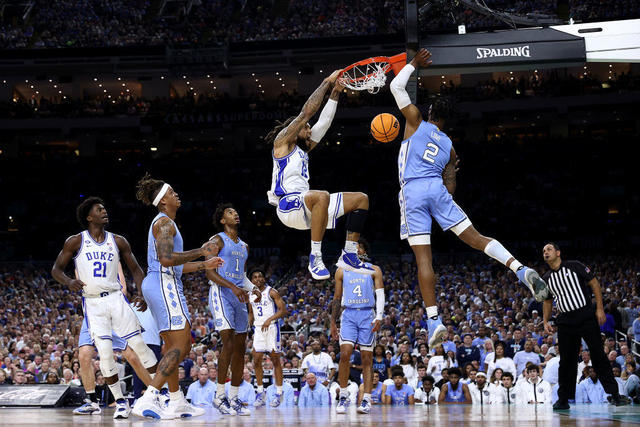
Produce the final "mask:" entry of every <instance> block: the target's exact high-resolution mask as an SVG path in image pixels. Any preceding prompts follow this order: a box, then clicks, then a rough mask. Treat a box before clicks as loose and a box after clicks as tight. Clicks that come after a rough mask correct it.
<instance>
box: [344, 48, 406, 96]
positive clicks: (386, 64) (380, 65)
mask: <svg viewBox="0 0 640 427" xmlns="http://www.w3.org/2000/svg"><path fill="white" fill-rule="evenodd" d="M406 62H407V54H406V53H401V54H399V55H394V56H391V57H389V56H374V57H373V58H367V59H363V60H362V61H358V62H355V63H353V64H351V65H349V66H348V67H347V68H345V69H344V70H342V73H340V77H338V81H339V82H340V83H341V84H342V85H343V86H345V87H348V88H349V89H351V90H365V89H366V90H367V91H368V92H369V93H378V91H379V90H380V88H381V87H382V86H384V85H385V83H386V82H387V73H388V72H389V70H393V72H394V73H395V74H397V73H398V72H399V71H400V70H401V69H402V67H404V65H405V64H406Z"/></svg>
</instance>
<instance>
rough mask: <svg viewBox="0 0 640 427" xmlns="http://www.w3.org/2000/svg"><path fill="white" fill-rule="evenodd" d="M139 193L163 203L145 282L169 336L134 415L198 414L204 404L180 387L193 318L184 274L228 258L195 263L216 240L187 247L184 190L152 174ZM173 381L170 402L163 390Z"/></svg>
mask: <svg viewBox="0 0 640 427" xmlns="http://www.w3.org/2000/svg"><path fill="white" fill-rule="evenodd" d="M136 198H137V199H138V200H140V201H141V202H142V203H144V204H145V205H153V206H155V207H156V208H157V210H158V214H157V215H156V216H155V218H154V219H153V221H152V222H151V226H150V227H149V232H148V235H147V276H146V277H145V278H144V281H143V283H142V292H141V294H143V295H144V299H145V300H146V302H147V304H148V305H149V309H150V310H151V314H152V315H153V318H154V320H155V322H156V325H157V326H158V331H159V333H160V336H161V337H162V340H163V341H164V353H163V356H162V359H161V360H160V362H159V363H158V369H157V370H156V374H155V376H154V377H153V380H152V382H151V384H150V385H149V386H148V387H147V390H146V391H145V392H144V394H143V395H142V396H141V397H140V398H139V399H138V400H137V401H136V404H135V405H134V406H133V410H132V412H133V414H134V415H137V416H140V417H149V418H155V419H173V418H184V417H194V416H199V415H203V414H204V412H205V411H204V409H202V408H196V407H194V406H193V405H191V404H189V402H187V400H186V399H185V398H184V395H183V394H182V392H181V391H180V387H179V382H178V365H179V364H180V362H181V361H182V360H184V358H185V357H186V356H187V355H188V354H189V351H190V350H191V318H190V316H189V309H188V307H187V302H186V299H185V297H184V290H183V286H182V279H181V277H182V273H192V272H194V271H202V270H209V269H215V268H218V267H219V266H220V265H222V260H221V259H220V258H217V257H212V258H211V259H208V260H206V261H198V262H191V261H193V260H195V259H198V258H200V257H203V256H205V257H206V256H207V255H209V254H210V253H211V251H212V249H213V245H212V244H211V243H209V242H205V243H204V244H203V245H202V247H200V248H198V249H192V250H190V251H185V252H183V242H182V236H181V234H180V230H178V226H177V225H176V223H175V218H176V215H177V212H178V209H179V208H180V205H181V202H180V198H179V197H178V193H176V192H175V191H174V189H173V188H172V187H171V186H170V185H169V184H167V183H166V182H164V181H160V180H157V179H153V178H151V176H149V174H145V176H144V177H143V178H142V179H140V181H138V185H137V192H136ZM165 383H167V384H168V386H169V403H168V405H166V406H165V405H164V404H163V403H164V399H163V398H162V397H161V396H160V395H159V393H158V391H159V389H160V388H161V387H162V386H163V385H164V384H165Z"/></svg>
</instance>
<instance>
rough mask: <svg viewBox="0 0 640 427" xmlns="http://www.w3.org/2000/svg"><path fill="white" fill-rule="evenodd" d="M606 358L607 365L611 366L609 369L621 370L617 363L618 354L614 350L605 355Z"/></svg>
mask: <svg viewBox="0 0 640 427" xmlns="http://www.w3.org/2000/svg"><path fill="white" fill-rule="evenodd" d="M607 358H608V359H609V364H610V365H611V368H614V367H616V368H620V369H622V366H620V364H619V363H618V361H617V358H618V352H617V351H615V350H611V351H610V352H609V354H608V355H607Z"/></svg>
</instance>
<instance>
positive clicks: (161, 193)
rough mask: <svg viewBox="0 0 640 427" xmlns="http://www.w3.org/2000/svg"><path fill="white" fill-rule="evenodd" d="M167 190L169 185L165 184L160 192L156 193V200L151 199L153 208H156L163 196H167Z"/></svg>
mask: <svg viewBox="0 0 640 427" xmlns="http://www.w3.org/2000/svg"><path fill="white" fill-rule="evenodd" d="M168 189H169V184H167V183H166V182H165V183H164V184H163V185H162V188H161V189H160V191H159V192H158V195H157V196H156V198H155V199H153V206H158V203H160V200H162V198H163V197H164V195H165V194H167V190H168Z"/></svg>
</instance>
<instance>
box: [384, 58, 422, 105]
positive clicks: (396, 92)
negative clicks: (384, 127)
mask: <svg viewBox="0 0 640 427" xmlns="http://www.w3.org/2000/svg"><path fill="white" fill-rule="evenodd" d="M415 70H416V68H415V67H414V66H413V65H411V64H407V65H405V66H404V67H403V68H402V70H401V71H400V72H399V73H398V75H397V76H396V77H395V78H394V79H393V80H392V81H391V84H390V85H389V87H390V89H391V94H392V95H393V97H394V99H395V100H396V104H398V108H400V109H401V110H402V109H403V108H404V107H406V106H407V105H411V98H409V94H408V93H407V89H406V87H407V82H408V81H409V77H411V74H413V72H414V71H415Z"/></svg>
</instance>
